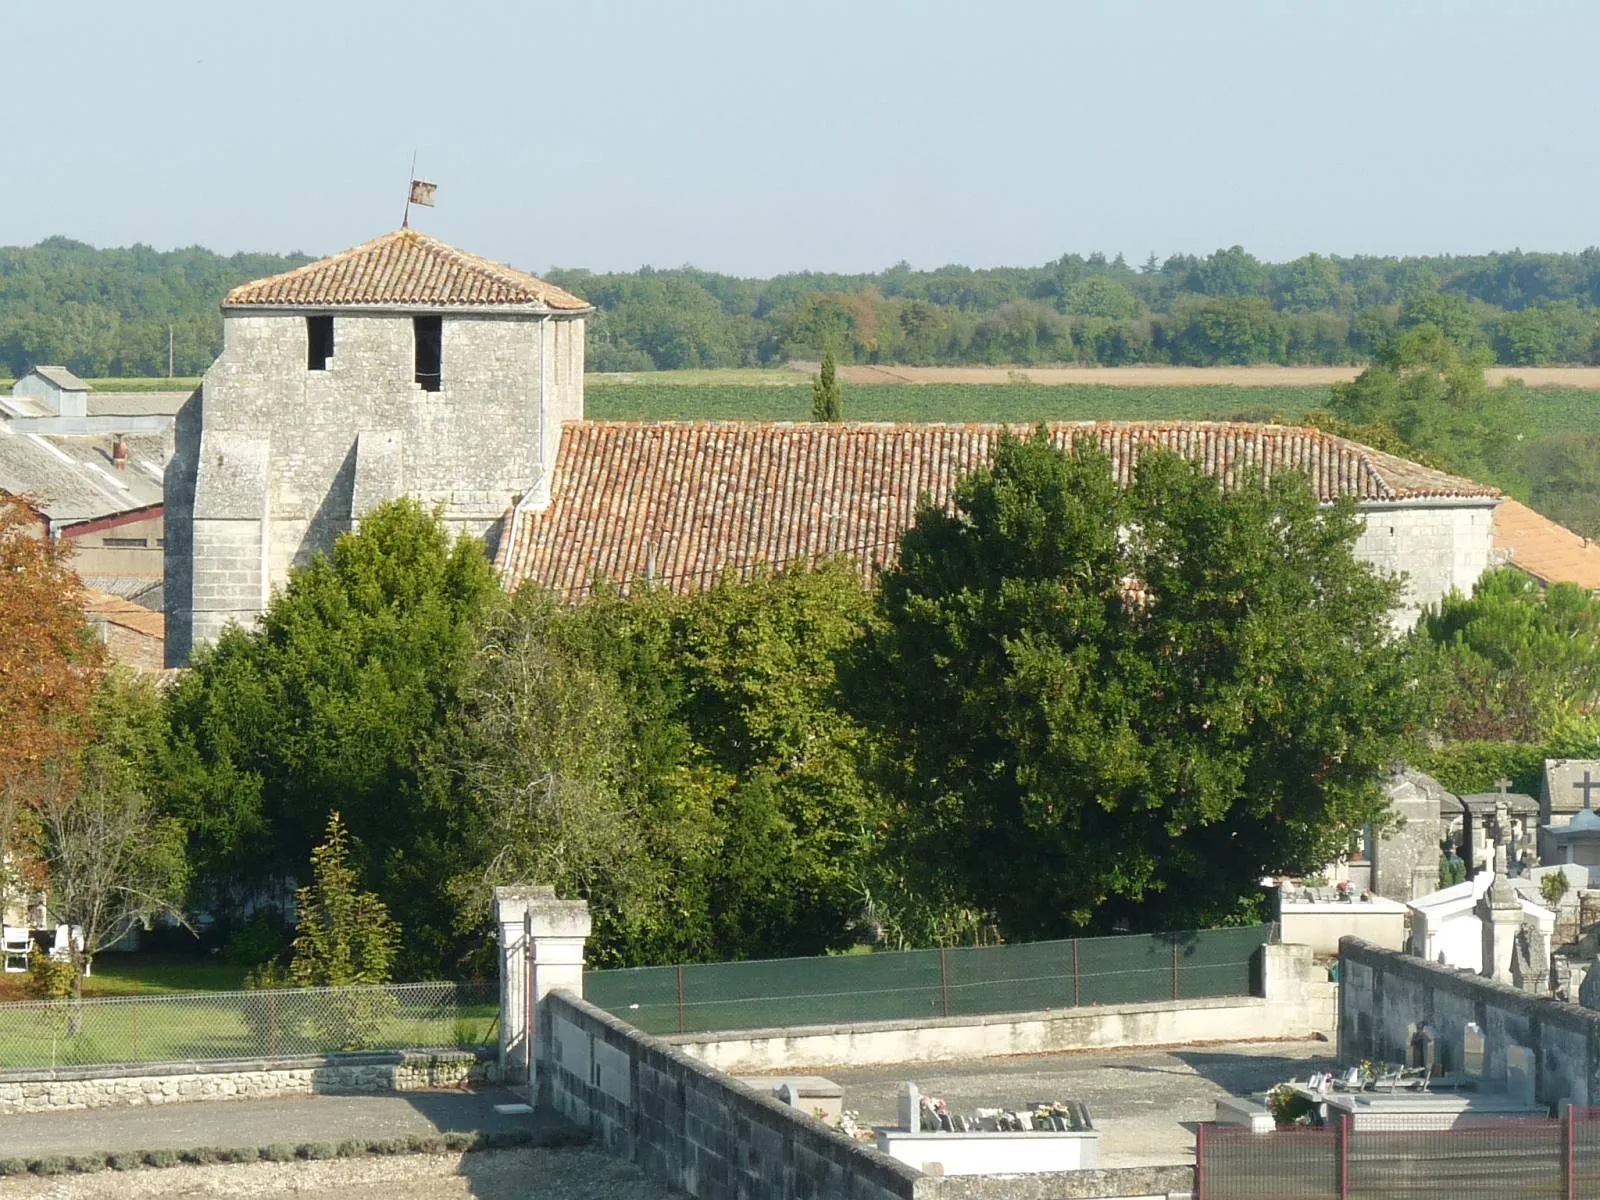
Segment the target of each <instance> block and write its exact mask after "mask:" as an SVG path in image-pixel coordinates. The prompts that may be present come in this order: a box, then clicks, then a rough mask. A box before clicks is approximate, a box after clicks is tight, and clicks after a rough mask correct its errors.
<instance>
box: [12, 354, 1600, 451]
mask: <svg viewBox="0 0 1600 1200" xmlns="http://www.w3.org/2000/svg"><path fill="white" fill-rule="evenodd" d="M90 382H91V383H92V384H93V385H94V387H95V388H96V389H97V390H100V391H106V392H117V391H120V392H157V391H172V390H179V391H189V390H192V389H193V388H194V386H195V385H196V384H197V383H198V382H199V381H198V380H196V379H95V380H91V381H90ZM809 383H810V381H809V379H808V378H807V376H805V375H803V374H801V373H799V372H796V371H788V370H757V369H751V370H726V371H671V372H660V373H637V374H632V375H590V376H589V377H588V378H587V380H586V383H585V402H586V408H587V411H588V415H589V416H590V417H593V418H597V419H602V420H619V421H691V420H706V421H807V420H810V419H811V388H810V386H809ZM8 390H9V384H8V383H7V382H6V381H3V380H0V392H4V391H8ZM1527 396H1528V402H1527V403H1528V428H1527V433H1528V436H1530V437H1539V436H1542V435H1544V434H1550V433H1564V432H1571V431H1577V432H1584V433H1593V432H1600V390H1595V389H1589V388H1578V387H1549V386H1547V387H1536V388H1529V389H1528V390H1527ZM1330 399H1331V390H1330V389H1329V388H1328V387H1327V386H1325V385H1320V384H1319V385H1283V386H1277V387H1240V386H1236V385H1233V384H1208V385H1199V386H1196V385H1171V386H1159V385H1152V386H1148V387H1143V386H1112V385H1109V384H1090V383H1081V384H1080V383H1065V384H1039V383H926V384H899V383H871V384H863V383H855V384H846V385H845V389H844V411H845V417H846V419H847V420H851V421H961V422H965V421H1024V422H1032V421H1087V420H1121V421H1153V420H1190V421H1198V420H1213V421H1219V420H1230V419H1246V420H1257V421H1263V420H1271V419H1276V420H1279V421H1284V422H1293V421H1297V420H1299V419H1300V418H1301V417H1302V416H1303V415H1304V414H1305V413H1306V412H1308V411H1310V410H1312V409H1317V408H1326V407H1327V406H1328V402H1329V400H1330Z"/></svg>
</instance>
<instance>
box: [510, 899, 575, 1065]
mask: <svg viewBox="0 0 1600 1200" xmlns="http://www.w3.org/2000/svg"><path fill="white" fill-rule="evenodd" d="M494 915H495V924H496V925H497V926H498V928H499V933H500V1070H501V1073H502V1078H504V1079H505V1080H506V1081H507V1082H512V1083H532V1082H533V1081H534V1077H535V1067H536V1064H537V1063H538V1061H539V1047H538V1046H537V1045H536V1042H537V1040H538V1032H537V1031H538V1021H537V1014H538V1004H539V1001H540V1000H542V999H543V998H544V996H545V994H546V993H547V992H549V991H550V990H551V989H553V988H566V989H567V990H568V991H571V992H574V993H576V994H578V995H580V996H581V995H582V994H583V947H584V943H585V942H587V941H588V938H589V924H590V922H589V906H588V905H587V904H586V903H584V902H583V901H582V900H558V899H557V898H556V892H555V889H554V888H552V887H548V886H540V887H530V886H526V885H522V886H517V887H498V888H495V889H494Z"/></svg>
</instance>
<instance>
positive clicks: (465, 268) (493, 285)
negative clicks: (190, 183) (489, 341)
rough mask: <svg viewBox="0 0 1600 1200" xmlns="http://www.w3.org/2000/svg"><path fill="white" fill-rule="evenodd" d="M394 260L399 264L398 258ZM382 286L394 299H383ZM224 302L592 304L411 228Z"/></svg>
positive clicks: (242, 289) (246, 286)
mask: <svg viewBox="0 0 1600 1200" xmlns="http://www.w3.org/2000/svg"><path fill="white" fill-rule="evenodd" d="M408 253H409V254H410V255H411V256H412V257H413V258H417V257H421V258H422V260H423V261H422V264H421V266H422V267H423V269H422V270H421V271H420V272H419V271H418V270H417V267H418V263H416V262H414V261H413V262H410V263H409V264H408V263H407V262H406V261H405V260H404V258H403V257H401V256H405V255H407V254H408ZM397 258H399V259H400V261H393V260H395V259H397ZM406 266H409V267H410V268H411V270H410V271H409V272H408V271H405V270H401V269H400V268H402V267H406ZM463 275H465V276H466V277H467V278H466V279H465V280H463V279H462V278H461V276H463ZM464 284H465V285H466V286H463V285H464ZM374 289H376V290H374ZM385 289H387V291H388V293H389V294H387V295H386V294H384V291H385ZM222 303H223V306H224V307H235V306H239V307H243V306H251V305H277V304H282V305H301V306H308V307H315V306H319V305H328V306H338V305H341V304H386V303H392V304H437V305H442V306H447V307H448V306H452V305H471V304H490V305H495V304H543V305H545V306H547V307H549V308H554V309H561V310H566V311H577V310H583V309H588V308H589V307H590V305H589V303H588V302H587V301H585V300H582V299H580V298H579V297H577V296H574V295H572V293H570V292H568V291H565V290H564V289H562V288H559V287H557V286H556V285H555V284H553V283H549V282H547V281H545V280H543V279H540V278H539V277H538V276H536V275H530V274H529V273H528V272H526V271H519V270H518V269H517V268H515V267H510V266H507V265H506V264H504V263H500V262H496V261H494V260H493V259H490V258H485V257H483V256H482V255H480V254H473V253H471V252H470V251H466V250H462V249H460V248H458V247H456V246H452V245H450V244H449V243H447V242H442V241H440V240H439V239H438V238H436V237H432V236H431V235H429V234H426V233H423V232H421V231H420V230H417V229H411V228H404V229H396V230H394V231H392V232H390V233H386V234H383V235H382V236H381V237H376V238H373V239H372V240H371V241H366V242H362V243H361V244H360V245H359V246H352V247H350V248H349V249H348V250H341V251H339V252H338V253H337V254H331V255H329V256H328V257H326V258H319V259H318V260H317V261H316V262H311V263H306V264H305V265H304V266H300V267H295V268H294V269H293V270H290V271H284V272H282V273H281V274H278V275H269V276H267V277H265V278H263V279H255V280H251V281H250V282H249V283H243V284H240V285H239V286H238V287H236V288H233V289H232V290H231V291H229V292H228V294H227V295H226V296H225V297H223V301H222Z"/></svg>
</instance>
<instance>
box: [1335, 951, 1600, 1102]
mask: <svg viewBox="0 0 1600 1200" xmlns="http://www.w3.org/2000/svg"><path fill="white" fill-rule="evenodd" d="M1469 1024H1470V1025H1475V1026H1476V1027H1477V1029H1478V1031H1479V1036H1480V1037H1481V1039H1482V1047H1481V1050H1482V1064H1481V1069H1480V1070H1478V1071H1474V1072H1473V1073H1477V1074H1481V1075H1482V1076H1483V1077H1485V1078H1487V1079H1489V1080H1492V1081H1496V1082H1502V1081H1505V1080H1506V1079H1507V1075H1508V1055H1509V1054H1511V1053H1518V1054H1520V1053H1521V1052H1522V1051H1527V1052H1530V1056H1531V1063H1530V1065H1531V1067H1532V1071H1533V1080H1532V1081H1531V1082H1532V1092H1533V1095H1534V1098H1535V1099H1536V1100H1537V1101H1538V1102H1539V1103H1542V1104H1549V1105H1551V1106H1558V1105H1560V1104H1561V1103H1562V1102H1563V1101H1570V1102H1571V1103H1573V1104H1577V1105H1580V1106H1583V1105H1588V1104H1593V1103H1595V1101H1596V1099H1597V1098H1600V1012H1591V1011H1589V1010H1588V1009H1586V1008H1581V1007H1579V1006H1578V1005H1576V1004H1568V1003H1567V1002H1566V1001H1563V1000H1555V999H1552V998H1549V997H1546V996H1532V995H1529V994H1527V993H1526V992H1519V991H1518V990H1516V989H1515V988H1512V987H1507V986H1506V985H1504V984H1500V983H1496V982H1495V981H1494V980H1492V979H1485V978H1484V977H1482V976H1480V975H1475V974H1472V973H1471V972H1468V971H1457V970H1454V969H1453V968H1450V967H1445V966H1441V965H1439V964H1438V963H1431V962H1428V961H1427V960H1426V959H1422V958H1417V957H1415V956H1413V955H1410V954H1401V953H1398V952H1396V951H1393V950H1384V949H1382V948H1381V947H1378V946H1374V945H1372V944H1371V943H1370V942H1364V941H1362V940H1361V939H1359V938H1353V937H1347V938H1344V939H1343V940H1342V941H1341V942H1340V943H1339V1060H1340V1061H1341V1062H1344V1063H1357V1062H1360V1061H1361V1060H1363V1059H1373V1060H1376V1061H1385V1062H1410V1061H1411V1059H1412V1054H1413V1039H1414V1038H1415V1037H1416V1036H1417V1035H1418V1034H1419V1033H1423V1032H1425V1033H1427V1034H1431V1036H1432V1038H1433V1039H1434V1044H1435V1046H1436V1052H1437V1061H1438V1065H1439V1067H1440V1068H1441V1069H1442V1070H1444V1071H1447V1072H1461V1071H1463V1070H1466V1069H1467V1067H1468V1062H1467V1059H1468V1050H1467V1044H1466V1029H1467V1026H1468V1025H1469ZM1517 1048H1521V1049H1520V1050H1519V1049H1517Z"/></svg>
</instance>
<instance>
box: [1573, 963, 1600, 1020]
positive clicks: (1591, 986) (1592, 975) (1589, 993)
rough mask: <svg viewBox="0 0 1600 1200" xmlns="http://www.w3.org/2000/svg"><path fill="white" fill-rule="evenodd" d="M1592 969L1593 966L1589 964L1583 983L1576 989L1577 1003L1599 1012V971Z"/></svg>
mask: <svg viewBox="0 0 1600 1200" xmlns="http://www.w3.org/2000/svg"><path fill="white" fill-rule="evenodd" d="M1594 968H1595V964H1594V963H1590V964H1589V970H1588V972H1587V974H1585V975H1584V977H1583V983H1582V984H1580V985H1579V987H1578V1003H1579V1004H1581V1005H1582V1006H1583V1007H1584V1008H1587V1009H1590V1010H1591V1011H1594V1012H1600V971H1596V970H1595V969H1594Z"/></svg>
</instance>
